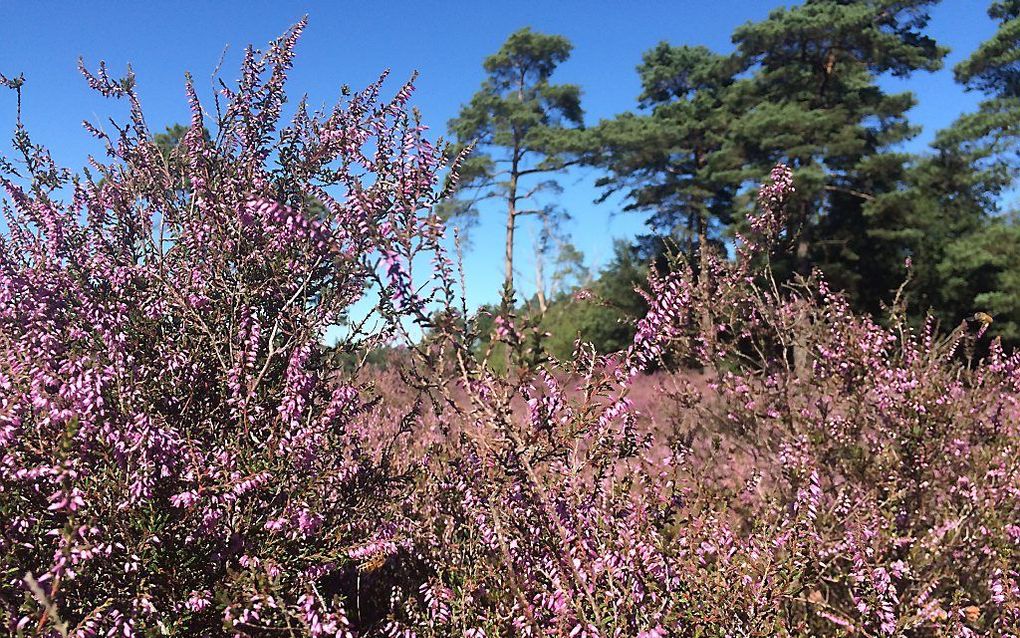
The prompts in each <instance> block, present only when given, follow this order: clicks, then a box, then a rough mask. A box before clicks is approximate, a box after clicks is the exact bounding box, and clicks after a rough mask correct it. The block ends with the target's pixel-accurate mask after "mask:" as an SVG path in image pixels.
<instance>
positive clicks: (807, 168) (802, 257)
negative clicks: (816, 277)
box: [734, 0, 945, 311]
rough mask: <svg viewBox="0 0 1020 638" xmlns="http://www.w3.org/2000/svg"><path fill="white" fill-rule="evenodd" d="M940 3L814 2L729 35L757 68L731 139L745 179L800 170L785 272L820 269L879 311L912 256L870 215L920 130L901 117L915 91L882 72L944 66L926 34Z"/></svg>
mask: <svg viewBox="0 0 1020 638" xmlns="http://www.w3.org/2000/svg"><path fill="white" fill-rule="evenodd" d="M933 4H934V1H933V0H912V1H907V2H902V1H892V0H859V1H856V2H846V1H836V0H814V1H808V2H806V3H804V4H803V5H801V6H797V7H793V8H790V9H779V10H776V11H774V12H772V13H771V14H770V15H769V17H768V19H766V20H764V21H762V22H759V23H754V24H747V25H744V26H742V27H740V28H739V29H737V31H736V33H735V34H734V42H735V43H736V45H737V47H738V50H739V53H740V55H741V56H742V57H743V59H744V61H745V64H746V65H747V68H748V69H749V70H750V71H751V76H750V77H749V78H748V79H746V80H742V81H741V82H739V83H738V85H737V86H736V87H735V89H734V90H735V91H739V92H741V93H742V96H741V99H742V100H743V103H744V104H745V105H746V111H745V113H744V114H743V115H742V116H741V118H740V120H739V121H738V122H737V123H736V124H735V125H734V136H735V139H736V141H737V143H738V144H740V145H741V147H742V148H743V149H744V153H745V161H746V164H745V166H746V169H747V176H748V177H750V176H752V175H761V174H764V173H766V172H767V171H768V169H769V167H770V166H771V165H772V164H774V163H775V162H778V161H783V162H786V163H788V164H790V165H791V167H792V168H793V169H794V171H795V181H796V183H797V188H798V195H797V201H796V202H795V203H794V205H793V207H792V212H793V216H792V217H793V219H792V223H793V229H792V230H794V231H796V232H797V233H798V234H799V241H800V243H799V246H798V247H797V251H796V254H795V257H794V263H792V264H791V265H790V268H791V269H793V270H796V271H799V272H801V273H804V274H806V272H808V271H809V270H810V268H811V267H819V268H821V270H823V271H824V272H825V273H826V275H827V277H828V278H829V279H830V280H831V281H832V283H833V284H834V285H836V286H837V287H839V288H841V289H843V290H845V291H847V292H848V293H849V294H850V295H851V297H852V298H853V299H854V300H855V301H856V302H857V303H858V304H859V305H860V306H861V307H863V308H865V309H868V310H872V311H874V310H877V309H878V307H879V305H880V303H881V302H882V301H883V300H887V299H888V298H889V297H890V295H891V294H892V290H893V289H895V288H896V286H897V285H898V282H899V280H900V279H901V277H902V263H903V259H904V257H906V256H907V254H908V251H907V250H905V247H904V246H902V245H901V244H900V243H898V241H886V237H887V236H886V235H884V234H883V233H884V231H886V230H888V228H887V227H886V226H885V225H884V224H885V222H886V220H885V219H884V218H882V217H880V216H876V215H874V208H875V207H876V205H877V203H878V202H880V200H881V198H882V197H883V196H885V195H886V194H889V193H895V192H896V191H897V190H898V189H900V188H902V183H903V179H904V177H905V172H906V170H907V163H908V161H909V159H910V158H909V156H907V155H906V154H904V153H898V152H895V150H894V147H895V145H896V144H898V143H899V142H902V141H904V140H906V139H909V138H910V137H912V136H913V135H914V134H915V133H916V130H915V128H914V127H912V126H911V125H910V123H909V121H908V119H907V115H906V114H907V111H908V110H909V109H910V108H911V107H912V106H913V104H914V98H913V95H911V94H910V93H898V94H890V93H887V92H885V91H884V90H882V89H881V88H880V87H879V85H878V77H879V75H881V74H885V73H888V74H891V75H894V76H901V77H902V76H908V75H910V74H911V73H913V72H915V71H934V70H936V69H938V68H939V67H940V66H941V60H942V57H943V56H944V54H945V50H944V49H943V48H941V47H939V46H938V45H937V44H936V43H935V42H934V40H932V39H931V38H930V37H928V36H927V35H925V34H924V31H923V29H924V27H925V25H926V23H927V21H928V14H927V10H928V8H929V7H930V6H931V5H933ZM893 228H897V227H896V226H894V227H893ZM889 239H894V238H891V237H890V238H889Z"/></svg>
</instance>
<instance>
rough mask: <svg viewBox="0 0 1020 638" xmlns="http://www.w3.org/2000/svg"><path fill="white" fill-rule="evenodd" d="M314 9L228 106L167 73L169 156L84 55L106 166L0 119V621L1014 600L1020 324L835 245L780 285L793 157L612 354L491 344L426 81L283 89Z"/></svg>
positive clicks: (811, 627)
mask: <svg viewBox="0 0 1020 638" xmlns="http://www.w3.org/2000/svg"><path fill="white" fill-rule="evenodd" d="M303 28H304V23H299V24H298V25H296V26H295V27H294V28H292V29H291V30H290V31H288V32H287V33H286V34H285V35H284V36H283V37H282V38H280V39H279V40H277V41H276V42H274V43H273V44H272V45H271V46H270V48H269V49H268V50H267V51H266V52H264V53H262V52H258V51H255V50H254V49H248V50H247V51H246V53H245V55H244V59H243V62H242V68H241V74H240V79H239V80H238V81H237V83H236V84H233V85H228V84H226V83H224V84H223V85H222V89H221V91H220V93H219V94H218V95H216V96H215V98H214V101H213V103H212V104H213V106H214V107H215V108H212V107H210V106H209V105H208V104H207V103H203V102H202V101H200V100H199V97H198V95H197V94H196V92H195V90H194V88H193V87H192V85H191V82H190V80H189V81H187V82H186V84H185V95H186V98H187V100H188V102H189V104H190V105H191V109H192V120H191V124H190V127H189V129H188V132H187V133H186V134H185V136H184V137H183V139H182V140H181V142H180V143H179V145H178V146H177V147H176V148H175V149H173V150H172V151H170V152H165V151H164V150H161V149H160V148H159V146H158V145H156V144H155V143H154V140H153V136H152V134H151V132H150V131H149V129H148V127H147V125H146V123H145V120H144V118H143V116H142V108H141V104H140V98H139V97H138V95H137V93H136V92H135V89H134V81H133V78H132V77H131V76H130V75H128V76H127V77H125V78H122V79H114V78H112V77H111V76H110V74H109V72H108V71H107V69H106V67H105V66H102V65H100V66H99V68H98V69H97V70H96V71H94V72H89V71H87V70H84V67H83V72H84V73H85V77H86V79H87V81H88V83H89V84H90V85H91V86H92V87H93V88H94V89H96V90H98V91H99V92H101V93H102V94H104V95H107V96H109V97H111V98H115V99H121V100H126V101H127V103H128V106H129V121H128V122H127V123H126V124H124V125H118V126H117V127H116V130H115V132H114V133H107V132H104V131H103V130H102V129H100V128H98V127H95V126H91V125H90V126H88V127H87V128H89V130H90V131H92V132H93V133H94V134H95V135H96V136H97V137H98V138H99V140H100V142H101V143H103V144H104V146H105V149H106V153H107V156H108V160H107V162H106V163H103V162H101V161H99V160H98V159H92V160H91V161H90V166H89V168H88V169H87V170H85V171H83V172H82V174H81V175H78V176H72V175H71V174H70V173H69V172H67V171H64V170H63V169H60V168H59V167H57V166H56V165H55V164H54V162H53V160H52V158H51V157H50V155H49V154H48V153H47V152H46V151H45V149H43V148H41V147H39V146H37V145H35V144H33V143H32V142H31V140H30V139H29V138H28V134H27V129H26V127H25V126H24V125H23V124H22V123H21V120H20V113H19V114H18V119H17V128H16V136H15V147H16V150H17V151H18V152H19V153H20V159H19V160H16V161H15V160H11V161H5V162H4V163H3V165H2V168H3V173H2V176H0V184H2V186H3V188H4V192H5V197H4V199H3V204H2V210H3V214H4V219H5V225H6V226H5V231H4V233H3V234H2V236H0V623H2V625H3V627H4V629H6V630H7V631H8V633H10V634H11V635H16V636H76V637H83V638H84V637H87V636H113V635H123V636H126V637H130V636H136V635H139V636H140V635H203V636H204V635H208V636H216V635H224V636H266V635H276V634H279V635H287V636H331V637H339V638H348V637H353V636H391V637H394V638H396V637H400V638H411V637H422V638H427V637H440V636H457V637H473V638H481V637H486V636H488V637H494V636H510V635H514V636H517V635H522V636H534V637H538V636H570V637H571V638H580V637H582V636H583V637H586V638H594V637H605V638H609V637H613V638H616V637H622V636H638V637H640V638H667V637H673V636H676V637H683V636H692V637H693V636H719V637H722V636H727V637H729V636H763V635H782V636H805V637H806V636H818V635H826V636H828V635H832V636H840V635H842V636H851V635H853V636H876V637H877V636H904V637H907V636H909V637H913V636H943V635H945V636H980V635H989V636H1016V635H1018V633H1020V574H1018V569H1017V565H1018V564H1020V487H1018V486H1020V450H1018V448H1017V441H1018V440H1020V429H1018V423H1020V354H1016V353H1011V352H1007V351H1005V350H1004V349H1003V347H1002V346H1001V344H1000V343H999V342H998V341H990V340H988V339H987V337H986V336H985V335H984V332H983V330H982V328H983V327H985V326H987V321H989V320H993V319H992V318H990V317H989V318H987V319H985V318H984V317H982V318H981V319H978V320H976V324H975V322H970V323H964V324H963V325H961V326H958V327H956V328H955V329H953V330H951V331H949V332H948V333H946V332H945V331H941V330H940V329H939V327H938V326H937V325H936V324H935V322H933V321H929V322H927V323H925V324H923V325H911V324H909V323H907V322H906V321H905V320H904V319H903V317H904V316H905V315H904V313H902V312H901V309H900V308H899V307H898V305H897V304H898V300H894V302H893V303H892V304H891V312H890V313H889V315H888V316H887V317H870V316H863V315H860V314H857V313H855V312H854V311H853V310H852V309H851V308H850V306H849V305H848V304H847V302H846V300H845V299H844V298H843V297H842V296H841V295H840V294H839V292H838V291H834V290H832V289H831V288H830V287H829V286H828V285H827V284H826V282H825V279H824V275H823V274H821V273H815V274H813V275H812V276H811V277H809V278H802V279H800V280H797V281H794V282H791V283H789V284H788V285H779V284H778V283H777V282H776V281H775V279H774V277H773V275H772V274H771V272H769V265H768V260H764V261H765V263H764V264H763V263H762V260H760V259H757V256H760V255H761V254H769V253H770V252H774V251H778V250H781V249H782V246H780V245H779V238H780V235H781V234H782V229H783V228H784V225H785V219H786V210H785V209H786V207H787V206H788V204H789V203H790V201H791V197H792V194H793V193H794V192H795V185H794V183H793V176H792V173H791V172H790V170H789V169H788V168H786V167H784V166H777V167H776V169H775V170H773V172H772V174H771V177H770V179H769V181H768V183H767V185H765V186H763V187H762V189H761V191H760V196H759V199H758V209H757V210H756V211H755V213H754V214H752V215H751V216H750V218H749V219H750V224H751V227H752V231H753V232H752V233H750V235H749V237H748V238H747V239H746V240H741V245H740V246H739V247H738V250H737V251H736V258H735V259H732V260H730V259H727V258H726V257H725V256H723V255H719V254H715V253H711V252H710V251H711V248H710V247H708V246H703V247H702V250H704V251H707V252H706V253H705V254H703V255H701V256H700V258H699V264H698V268H699V269H700V272H698V273H697V274H696V273H695V268H693V267H692V264H690V263H688V262H687V261H686V258H684V257H682V256H677V257H675V258H674V259H672V260H671V263H670V265H669V267H668V268H661V269H659V270H657V271H654V272H653V274H652V275H651V276H650V277H649V280H648V282H647V284H646V286H645V287H644V289H643V290H642V293H643V294H644V295H646V299H647V301H648V305H649V307H650V310H649V312H648V314H647V315H646V316H645V317H642V318H640V319H638V321H637V323H636V326H635V327H636V336H635V338H634V340H633V343H632V344H631V345H630V346H629V347H627V348H625V349H623V350H622V351H621V352H615V353H599V352H597V351H596V350H595V348H594V347H592V346H591V345H590V344H586V343H585V342H584V341H583V339H579V340H578V342H577V344H576V347H575V352H574V356H573V358H572V359H571V360H569V361H566V362H562V363H557V362H555V361H552V360H551V359H550V358H549V357H547V356H545V354H544V352H543V350H542V339H543V335H542V334H541V333H540V332H538V331H534V330H532V331H530V332H529V328H528V326H529V321H528V319H527V318H526V317H519V316H514V315H513V313H512V312H508V311H506V308H504V309H503V311H502V312H501V313H500V314H499V315H498V316H497V317H495V319H494V321H493V322H492V325H493V328H492V330H493V333H494V334H493V335H491V337H493V338H494V339H495V340H496V341H499V342H500V343H501V344H503V345H505V346H506V351H505V353H504V354H505V357H504V361H503V362H502V363H504V364H506V365H502V366H496V365H494V363H493V361H492V358H490V357H487V356H478V353H477V352H476V351H475V350H474V349H473V345H474V344H475V342H476V341H477V339H478V337H479V334H478V330H479V329H478V326H479V325H481V323H482V322H480V321H478V320H477V319H478V318H477V317H475V318H473V317H471V316H470V315H469V313H468V312H467V311H466V309H465V308H464V306H463V303H462V302H461V301H460V299H459V294H458V283H457V282H456V274H455V272H456V263H455V261H454V260H453V259H451V258H450V257H449V256H448V255H447V252H446V245H447V244H446V232H445V228H444V224H443V222H442V220H441V219H440V218H439V217H438V216H437V215H436V214H435V213H434V209H435V205H436V204H437V203H438V202H439V201H441V199H442V198H443V196H444V192H443V190H442V188H441V186H440V184H441V183H442V180H441V179H440V178H441V177H443V174H444V171H448V173H447V174H448V175H449V174H450V173H452V174H453V175H452V176H451V177H455V173H456V165H457V164H456V161H457V160H456V159H454V160H453V162H452V165H450V166H447V164H446V158H444V150H443V148H442V145H441V144H439V143H435V142H431V141H429V140H428V139H427V138H426V136H425V132H426V131H425V127H424V126H422V125H421V123H420V122H418V120H417V116H416V114H414V113H413V112H412V111H411V110H410V107H409V100H410V99H411V97H412V86H411V84H407V85H405V86H404V87H402V88H400V89H399V90H398V91H397V92H396V95H395V97H393V98H392V99H389V100H385V99H383V98H382V92H383V85H382V81H381V80H380V82H379V83H376V84H373V85H372V86H370V87H369V88H368V89H366V90H365V91H362V92H359V93H354V94H352V95H349V96H347V97H346V98H345V99H344V100H342V101H341V102H340V103H339V104H337V105H336V106H335V107H334V108H332V109H329V110H326V111H322V112H310V111H309V110H308V108H307V106H306V105H305V103H304V102H301V103H298V104H297V105H294V107H293V108H291V107H288V106H285V105H286V92H285V83H286V75H287V72H288V70H289V69H290V67H291V64H292V61H293V56H294V48H295V46H296V44H297V40H298V36H299V35H300V33H301V31H302V29H303ZM0 80H3V84H4V85H5V86H8V87H10V88H13V89H15V90H16V91H20V90H22V89H23V82H22V81H21V80H20V78H19V79H18V81H12V80H9V79H8V78H6V77H2V76H0ZM287 109H290V110H291V111H293V114H292V116H291V118H290V120H289V121H285V120H284V119H283V113H284V112H285V110H287ZM213 111H214V112H215V113H216V114H217V115H216V117H215V118H213V117H211V116H210V115H209V113H210V112H213ZM425 264H428V268H427V269H426V272H424V273H423V272H420V271H419V272H415V271H414V270H415V268H419V269H421V268H422V266H423V265H425ZM586 296H588V295H586V294H582V293H579V294H578V295H577V301H576V302H575V303H583V302H584V300H585V297H586ZM365 304H368V305H370V306H371V307H372V310H371V311H370V312H369V313H368V314H367V317H366V315H365V314H364V313H360V312H359V313H355V312H354V307H355V306H356V305H357V306H359V307H360V306H363V305H365ZM411 323H416V324H417V325H418V326H419V327H420V328H421V330H422V332H423V333H424V334H423V335H417V336H413V335H412V334H410V333H411V331H409V330H408V325H409V324H411ZM327 335H328V336H330V337H331V338H332V339H335V340H336V344H335V345H332V344H331V345H329V346H327V345H326V339H327ZM380 352H389V353H390V356H388V357H387V358H386V359H385V361H384V362H383V363H382V364H378V363H372V362H370V359H371V357H372V356H376V355H378V353H380Z"/></svg>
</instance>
